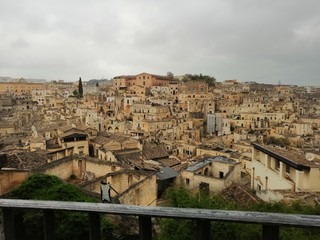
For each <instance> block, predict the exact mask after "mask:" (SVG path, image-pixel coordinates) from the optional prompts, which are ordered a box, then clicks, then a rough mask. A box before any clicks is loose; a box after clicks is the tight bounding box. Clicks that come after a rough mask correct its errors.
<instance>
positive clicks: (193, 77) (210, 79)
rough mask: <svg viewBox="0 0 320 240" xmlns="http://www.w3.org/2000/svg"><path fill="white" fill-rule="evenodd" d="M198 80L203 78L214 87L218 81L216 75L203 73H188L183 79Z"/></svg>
mask: <svg viewBox="0 0 320 240" xmlns="http://www.w3.org/2000/svg"><path fill="white" fill-rule="evenodd" d="M194 80H195V81H197V80H201V81H204V82H206V83H207V84H208V86H209V87H212V86H214V85H215V83H216V79H215V78H214V77H210V76H208V75H202V74H201V73H200V74H199V75H198V74H186V75H185V77H184V79H183V81H184V82H186V81H194Z"/></svg>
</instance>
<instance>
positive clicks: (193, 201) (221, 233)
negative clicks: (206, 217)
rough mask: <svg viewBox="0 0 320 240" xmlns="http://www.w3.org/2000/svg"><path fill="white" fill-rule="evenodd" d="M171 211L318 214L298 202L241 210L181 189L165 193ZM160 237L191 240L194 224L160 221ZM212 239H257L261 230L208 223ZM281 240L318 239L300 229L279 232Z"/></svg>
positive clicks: (314, 232) (314, 231)
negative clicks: (185, 209)
mask: <svg viewBox="0 0 320 240" xmlns="http://www.w3.org/2000/svg"><path fill="white" fill-rule="evenodd" d="M167 196H168V198H169V200H170V206H171V207H183V208H207V209H221V210H243V211H259V212H280V213H295V214H314V215H319V214H320V206H316V207H313V206H309V205H305V204H303V203H301V202H294V203H292V204H285V203H282V202H275V203H259V204H256V205H252V206H249V207H246V208H245V207H241V206H240V205H239V204H237V203H236V202H228V201H225V200H224V199H222V198H221V197H219V196H208V195H206V194H204V193H200V194H197V195H192V194H191V193H190V192H188V191H187V190H185V189H174V188H171V189H169V190H168V192H167ZM160 229H161V231H160V232H161V233H160V234H159V236H158V240H169V239H170V240H189V239H194V233H195V223H194V222H192V221H189V220H175V219H162V220H161V222H160ZM211 231H212V236H214V239H215V240H220V239H221V240H224V239H234V240H251V239H261V232H262V230H261V226H260V225H255V224H240V223H226V222H212V223H211ZM280 239H281V240H303V239H306V240H311V239H312V240H316V239H320V230H319V229H303V228H293V227H290V228H289V227H281V228H280Z"/></svg>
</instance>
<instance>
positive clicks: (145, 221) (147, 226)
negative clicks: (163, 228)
mask: <svg viewBox="0 0 320 240" xmlns="http://www.w3.org/2000/svg"><path fill="white" fill-rule="evenodd" d="M150 239H152V223H151V217H146V216H139V240H150Z"/></svg>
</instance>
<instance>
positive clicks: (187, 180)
mask: <svg viewBox="0 0 320 240" xmlns="http://www.w3.org/2000/svg"><path fill="white" fill-rule="evenodd" d="M186 185H187V186H189V185H190V179H189V178H186Z"/></svg>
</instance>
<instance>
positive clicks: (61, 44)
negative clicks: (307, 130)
mask: <svg viewBox="0 0 320 240" xmlns="http://www.w3.org/2000/svg"><path fill="white" fill-rule="evenodd" d="M168 71H171V72H173V73H174V75H181V74H185V73H192V74H199V73H202V74H207V75H211V76H214V77H215V78H216V79H217V80H218V81H223V80H225V79H238V80H239V81H242V82H244V81H257V82H265V83H278V82H279V81H281V83H283V84H298V85H320V1H319V0H303V1H302V0H200V1H194V0H193V1H191V0H190V1H189V0H126V1H125V0H113V1H111V0H90V1H89V0H54V1H53V0H50V1H49V0H1V1H0V76H10V77H25V78H45V79H48V80H53V79H64V80H66V81H77V80H78V78H79V77H80V76H81V77H82V79H83V80H89V79H92V78H112V77H114V76H116V75H123V74H138V73H141V72H148V73H154V74H160V75H166V73H167V72H168Z"/></svg>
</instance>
